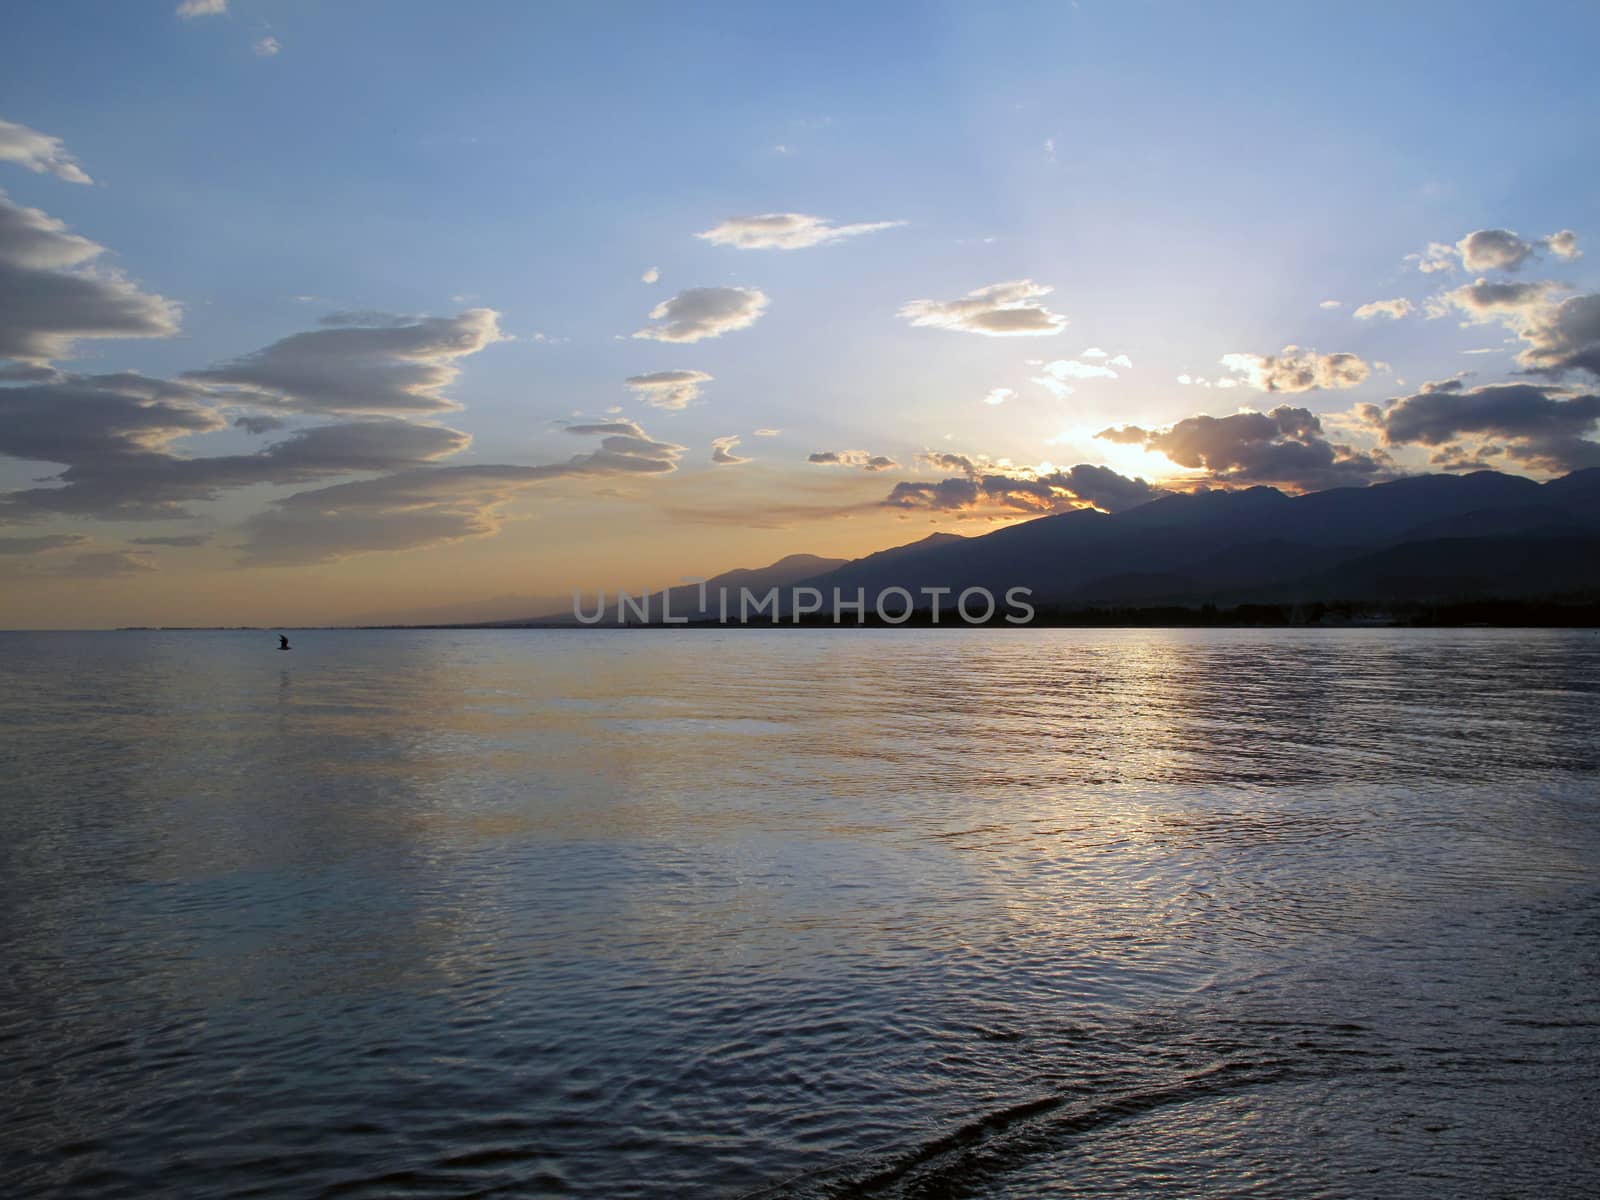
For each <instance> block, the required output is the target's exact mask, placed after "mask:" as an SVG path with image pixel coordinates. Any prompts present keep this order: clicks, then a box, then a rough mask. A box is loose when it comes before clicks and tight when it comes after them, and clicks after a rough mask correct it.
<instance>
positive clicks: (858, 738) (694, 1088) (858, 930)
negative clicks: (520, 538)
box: [0, 629, 1600, 1198]
mask: <svg viewBox="0 0 1600 1200" xmlns="http://www.w3.org/2000/svg"><path fill="white" fill-rule="evenodd" d="M292 640H293V642H294V649H293V650H292V651H290V652H289V653H286V654H285V653H279V652H278V651H277V650H276V648H275V646H276V638H275V637H273V636H272V635H269V634H263V633H123V634H111V633H104V634H0V730H3V733H0V738H3V740H0V788H3V791H0V822H3V825H0V906H3V907H0V1153H3V1154H4V1159H3V1164H0V1194H3V1195H5V1196H7V1197H23V1196H53V1195H60V1196H71V1197H75V1198H76V1197H112V1196H118V1197H120V1196H129V1197H135V1196H137V1197H145V1196H157V1195H159V1196H182V1197H199V1196H216V1197H223V1196H229V1197H233V1196H250V1195H270V1196H275V1197H278V1196H305V1197H367V1196H371V1197H378V1196H385V1197H389V1196H405V1197H419V1196H428V1197H431V1196H489V1195H494V1196H502V1195H504V1196H576V1197H676V1196H712V1197H739V1196H759V1197H779V1196H795V1197H845V1196H849V1197H876V1196H894V1197H936V1196H937V1197H945V1196H979V1197H1001V1196H1006V1197H1033V1196H1102V1195H1106V1196H1109V1195H1115V1194H1122V1195H1128V1194H1137V1195H1142V1196H1173V1197H1179V1196H1183V1197H1193V1196H1238V1195H1247V1194H1256V1195H1262V1196H1307V1197H1309V1196H1351V1197H1356V1196H1362V1197H1365V1196H1386V1197H1408V1196H1416V1197H1430V1198H1433V1197H1439V1196H1460V1195H1471V1196H1474V1197H1487V1196H1494V1195H1519V1196H1541V1197H1564V1196H1574V1197H1576V1196H1589V1195H1593V1194H1594V1188H1595V1174H1596V1171H1597V1169H1600V1122H1596V1120H1595V1114H1596V1113H1597V1112H1600V871H1597V867H1600V786H1597V782H1600V744H1597V732H1596V731H1597V729H1600V635H1597V634H1596V633H1594V632H1592V631H1586V632H1540V631H1534V632H1529V631H1490V630H1464V631H1403V630H1360V629H1350V630H1327V631H1315V630H1307V631H1298V630H1291V631H1256V630H1217V631H1187V630H1183V631H1169V630H1128V631H1100V630H1092V631H1090V630H998V629H980V630H974V629H945V630H920V631H913V630H840V631H809V630H779V631H771V630H768V631H743V630H726V631H644V630H636V631H609V632H604V631H592V632H541V631H494V632H489V631H484V632H409V633H408V632H339V631H330V632H306V633H300V634H294V635H292Z"/></svg>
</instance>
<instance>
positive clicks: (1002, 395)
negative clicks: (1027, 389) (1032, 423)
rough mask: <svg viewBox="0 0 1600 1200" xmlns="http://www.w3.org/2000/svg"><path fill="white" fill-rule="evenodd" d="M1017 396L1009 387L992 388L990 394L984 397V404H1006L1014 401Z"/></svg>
mask: <svg viewBox="0 0 1600 1200" xmlns="http://www.w3.org/2000/svg"><path fill="white" fill-rule="evenodd" d="M1016 394H1017V393H1016V392H1015V391H1013V390H1012V389H1011V388H1008V387H997V388H990V389H989V391H988V394H987V395H985V396H984V398H983V402H984V403H985V404H1004V403H1005V402H1006V401H1007V400H1010V399H1013V398H1014V397H1015V396H1016Z"/></svg>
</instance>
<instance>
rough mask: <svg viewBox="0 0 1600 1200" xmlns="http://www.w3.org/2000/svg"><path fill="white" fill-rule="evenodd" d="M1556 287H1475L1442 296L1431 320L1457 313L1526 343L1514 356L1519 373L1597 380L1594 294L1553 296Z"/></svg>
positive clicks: (1599, 330)
mask: <svg viewBox="0 0 1600 1200" xmlns="http://www.w3.org/2000/svg"><path fill="white" fill-rule="evenodd" d="M1563 290H1565V289H1564V288H1563V286H1562V285H1561V284H1559V283H1556V282H1553V281H1551V280H1543V281H1539V282H1530V283H1491V282H1489V281H1488V280H1487V279H1480V280H1478V281H1477V282H1476V283H1471V284H1467V285H1465V286H1463V287H1459V288H1456V289H1454V290H1453V291H1449V292H1445V293H1444V294H1443V295H1441V296H1439V297H1438V298H1437V299H1436V300H1435V301H1434V302H1433V304H1432V308H1431V312H1432V315H1435V316H1439V315H1442V314H1443V313H1444V312H1446V311H1448V309H1450V308H1455V309H1458V310H1459V311H1460V312H1462V313H1463V314H1464V315H1465V316H1466V318H1467V320H1469V321H1471V322H1473V323H1475V324H1480V325H1481V324H1486V323H1490V322H1494V323H1497V324H1499V325H1503V326H1504V327H1505V328H1507V329H1509V330H1511V331H1512V332H1513V333H1515V334H1516V335H1517V336H1518V337H1519V338H1521V339H1522V340H1523V342H1525V343H1526V345H1525V346H1524V348H1523V350H1522V352H1521V353H1520V354H1518V355H1517V362H1518V363H1519V364H1520V365H1521V366H1522V368H1523V370H1524V371H1526V372H1528V373H1530V374H1535V375H1545V376H1548V377H1550V378H1559V377H1560V376H1563V375H1566V374H1568V373H1570V372H1573V371H1585V372H1587V373H1589V374H1590V375H1594V376H1597V377H1600V293H1595V292H1591V293H1588V294H1587V295H1582V296H1569V297H1567V298H1566V299H1564V300H1558V299H1557V297H1558V296H1559V295H1560V293H1561V292H1562V291H1563Z"/></svg>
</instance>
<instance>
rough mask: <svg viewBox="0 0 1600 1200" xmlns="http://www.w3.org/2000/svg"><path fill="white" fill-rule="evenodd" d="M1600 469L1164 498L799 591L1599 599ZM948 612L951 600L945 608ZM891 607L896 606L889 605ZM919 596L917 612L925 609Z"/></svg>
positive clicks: (922, 553) (962, 545)
mask: <svg viewBox="0 0 1600 1200" xmlns="http://www.w3.org/2000/svg"><path fill="white" fill-rule="evenodd" d="M1586 562H1600V469H1591V470H1587V471H1580V472H1575V473H1574V474H1572V475H1568V476H1565V477H1564V478H1562V479H1558V480H1553V481H1551V482H1550V483H1546V484H1540V483H1536V482H1534V481H1533V480H1531V479H1525V478H1522V477H1521V476H1514V475H1501V474H1498V473H1496V472H1492V471H1482V472H1477V473H1474V474H1470V475H1460V476H1457V475H1425V476H1415V477H1411V478H1406V479H1399V480H1395V481H1393V482H1390V483H1380V484H1374V485H1372V486H1370V487H1361V488H1336V489H1333V490H1330V491H1325V492H1313V493H1308V494H1306V495H1302V496H1287V495H1285V494H1284V493H1282V492H1279V491H1277V490H1276V489H1274V488H1266V487H1254V488H1249V489H1245V490H1242V491H1233V492H1224V491H1208V492H1197V493H1191V494H1186V495H1170V496H1165V497H1162V498H1160V499H1157V500H1153V501H1151V502H1150V503H1148V504H1144V505H1141V506H1139V507H1137V508H1133V509H1129V510H1126V511H1123V512H1119V513H1116V514H1112V515H1107V514H1104V513H1100V512H1096V511H1094V510H1092V509H1081V510H1077V511H1074V512H1070V513H1062V514H1059V515H1056V516H1050V517H1041V518H1039V519H1038V520H1034V521H1029V522H1026V523H1025V524H1021V525H1014V526H1011V527H1009V528H1006V529H1002V530H998V531H996V532H994V533H991V534H988V535H986V536H983V537H977V538H966V539H960V540H958V541H955V542H943V543H938V544H934V545H927V544H926V543H924V544H921V545H919V546H911V547H903V548H901V549H900V550H898V551H895V552H893V554H892V556H889V557H886V556H884V555H872V556H869V557H867V558H863V559H858V560H856V561H854V562H851V563H847V564H846V565H844V566H842V567H839V568H837V569H835V570H833V571H829V572H827V573H825V574H822V575H819V576H817V577H816V578H813V579H808V580H805V581H804V586H810V587H815V588H818V589H820V590H822V591H823V593H824V594H825V595H829V596H831V594H832V590H833V589H834V588H838V589H840V591H841V592H842V593H844V594H845V595H846V596H848V597H850V598H852V599H853V598H854V596H855V593H856V591H857V589H861V590H862V591H863V592H864V593H865V595H866V598H867V600H868V603H869V606H871V605H873V604H874V603H875V601H876V599H877V597H878V596H879V595H880V593H882V592H884V591H885V590H886V589H889V588H905V589H907V590H909V591H911V592H912V593H913V594H915V595H917V596H919V597H921V595H922V589H924V588H948V589H950V592H951V594H952V595H958V594H959V593H960V592H961V591H963V590H964V589H966V588H969V587H982V588H987V589H988V590H989V591H990V592H991V593H993V594H994V595H995V596H996V597H997V598H998V597H1000V596H1002V595H1003V594H1004V593H1005V591H1006V590H1008V589H1010V588H1013V587H1026V588H1029V589H1030V590H1031V592H1032V596H1031V602H1032V603H1034V604H1035V605H1040V604H1044V605H1055V606H1063V607H1067V606H1079V607H1089V606H1103V605H1167V604H1182V605H1200V604H1206V603H1216V604H1233V605H1237V604H1241V603H1251V602H1273V603H1276V602H1290V603H1293V602H1299V601H1313V600H1327V601H1338V600H1362V601H1384V600H1394V601H1400V600H1407V601H1418V600H1427V599H1452V598H1464V597H1490V596H1493V597H1514V596H1541V595H1554V594H1561V593H1567V592H1572V591H1582V590H1587V589H1593V588H1595V587H1597V586H1600V581H1597V580H1595V579H1594V577H1593V572H1592V571H1591V570H1587V569H1586V568H1585V566H1584V564H1585V563H1586ZM944 603H946V604H948V603H950V600H949V599H946V600H945V601H944ZM886 604H888V605H889V607H891V608H892V607H895V606H896V602H895V600H894V598H893V597H891V598H889V600H887V601H886ZM927 604H928V601H927V600H926V599H921V600H920V602H919V604H918V607H927Z"/></svg>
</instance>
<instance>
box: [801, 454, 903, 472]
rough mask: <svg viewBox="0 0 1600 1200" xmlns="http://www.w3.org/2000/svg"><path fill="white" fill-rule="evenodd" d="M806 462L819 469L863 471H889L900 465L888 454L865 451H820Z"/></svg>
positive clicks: (808, 457) (808, 456) (809, 455)
mask: <svg viewBox="0 0 1600 1200" xmlns="http://www.w3.org/2000/svg"><path fill="white" fill-rule="evenodd" d="M806 461H807V462H808V463H812V464H814V465H816V466H819V467H859V468H861V470H863V471H889V470H893V469H894V468H896V467H898V466H899V465H900V464H899V463H897V462H895V460H894V459H892V458H890V457H889V456H888V455H886V454H870V453H868V452H867V451H865V450H818V451H815V452H813V453H811V454H808V455H806Z"/></svg>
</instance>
